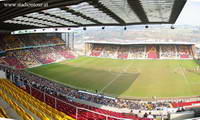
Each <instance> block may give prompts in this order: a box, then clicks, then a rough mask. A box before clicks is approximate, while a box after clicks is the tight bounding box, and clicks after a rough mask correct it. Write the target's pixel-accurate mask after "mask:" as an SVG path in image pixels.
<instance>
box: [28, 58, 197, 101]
mask: <svg viewBox="0 0 200 120" xmlns="http://www.w3.org/2000/svg"><path fill="white" fill-rule="evenodd" d="M199 66H200V64H199V63H198V62H197V61H195V60H117V59H110V58H94V57H79V58H77V59H73V60H66V61H63V62H59V63H53V64H48V65H42V66H39V67H34V68H29V69H26V70H27V71H29V72H32V73H34V74H37V75H40V76H43V77H45V78H48V79H49V80H53V81H55V82H59V83H61V84H65V85H66V86H70V87H73V88H78V89H81V90H87V91H89V92H95V91H96V90H97V91H98V93H103V94H105V95H110V96H114V97H121V98H134V97H153V96H157V97H181V96H195V95H200V70H199V71H198V70H196V68H198V67H199Z"/></svg>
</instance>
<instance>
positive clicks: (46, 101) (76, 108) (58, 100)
mask: <svg viewBox="0 0 200 120" xmlns="http://www.w3.org/2000/svg"><path fill="white" fill-rule="evenodd" d="M28 87H29V92H28V93H29V94H30V95H32V96H34V97H36V98H37V99H38V96H35V95H34V93H33V90H37V91H38V92H40V93H41V94H43V99H41V98H39V100H41V101H43V102H45V103H47V104H48V101H49V98H48V97H47V96H50V97H51V98H53V99H54V102H55V105H54V108H55V109H57V110H59V106H58V103H59V102H62V103H64V104H66V105H68V106H69V107H71V109H75V113H73V114H75V118H76V119H77V120H78V119H79V114H81V112H83V111H84V112H85V113H93V114H96V115H100V116H103V117H105V120H109V119H115V120H131V119H128V118H118V117H115V116H111V115H107V114H103V113H99V112H96V111H92V110H89V109H86V108H82V107H78V106H75V105H73V104H70V103H67V102H66V101H64V100H61V99H59V98H57V97H54V96H52V95H50V94H47V93H45V92H43V91H41V90H39V89H37V88H33V87H31V86H28ZM51 101H52V100H51ZM48 105H49V104H48ZM52 107H53V106H52ZM97 109H98V108H97ZM62 112H67V111H62ZM68 115H69V114H68ZM72 117H74V116H72Z"/></svg>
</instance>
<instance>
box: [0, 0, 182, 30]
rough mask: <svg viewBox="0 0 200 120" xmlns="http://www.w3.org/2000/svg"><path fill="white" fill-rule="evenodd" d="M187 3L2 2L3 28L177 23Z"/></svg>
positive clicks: (155, 0)
mask: <svg viewBox="0 0 200 120" xmlns="http://www.w3.org/2000/svg"><path fill="white" fill-rule="evenodd" d="M185 3H186V0H29V1H27V0H15V1H13V0H2V1H0V4H1V9H0V28H1V29H4V30H18V29H28V28H40V27H42V28H46V27H47V28H48V27H80V26H107V25H121V26H125V25H134V24H165V23H166V24H174V23H175V21H176V19H177V17H178V15H179V14H180V12H181V10H182V9H183V7H184V5H185Z"/></svg>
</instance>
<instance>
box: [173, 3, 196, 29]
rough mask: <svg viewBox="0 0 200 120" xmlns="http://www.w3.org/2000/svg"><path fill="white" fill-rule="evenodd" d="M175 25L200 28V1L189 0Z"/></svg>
mask: <svg viewBox="0 0 200 120" xmlns="http://www.w3.org/2000/svg"><path fill="white" fill-rule="evenodd" d="M175 25H194V26H200V0H187V2H186V4H185V6H184V8H183V10H182V11H181V13H180V15H179V17H178V19H177V21H176V23H175Z"/></svg>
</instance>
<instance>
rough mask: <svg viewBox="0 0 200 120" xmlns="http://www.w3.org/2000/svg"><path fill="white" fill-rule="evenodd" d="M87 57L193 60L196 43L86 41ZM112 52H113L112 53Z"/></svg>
mask: <svg viewBox="0 0 200 120" xmlns="http://www.w3.org/2000/svg"><path fill="white" fill-rule="evenodd" d="M85 44H86V52H85V53H86V55H87V56H94V57H110V58H119V59H193V58H194V55H195V53H194V52H195V49H194V48H195V43H187V42H186V43H179V42H175V43H170V42H167V43H162V42H160V43H154V44H152V43H148V42H144V43H141V42H139V43H138V42H135V43H125V44H121V43H117V42H113V43H109V42H99V43H98V42H94V41H93V42H91V41H86V42H85ZM111 51H112V52H111Z"/></svg>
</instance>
